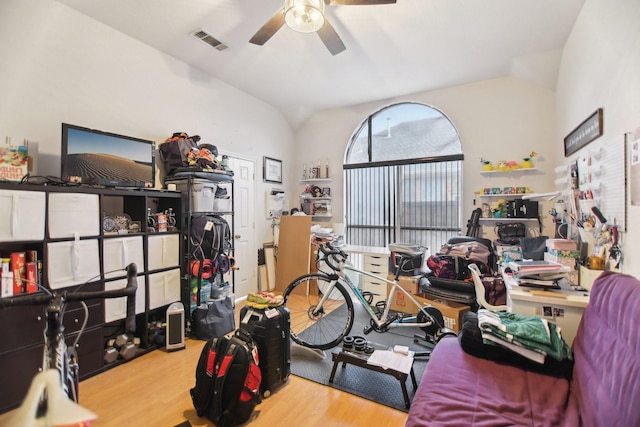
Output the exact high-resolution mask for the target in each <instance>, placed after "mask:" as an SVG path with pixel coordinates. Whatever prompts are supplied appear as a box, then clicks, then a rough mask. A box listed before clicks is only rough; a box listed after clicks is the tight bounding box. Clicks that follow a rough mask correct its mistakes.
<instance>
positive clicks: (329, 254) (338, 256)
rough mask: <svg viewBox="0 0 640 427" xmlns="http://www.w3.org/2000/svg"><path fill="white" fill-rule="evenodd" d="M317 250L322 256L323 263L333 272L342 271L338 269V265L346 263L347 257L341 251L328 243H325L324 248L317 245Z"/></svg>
mask: <svg viewBox="0 0 640 427" xmlns="http://www.w3.org/2000/svg"><path fill="white" fill-rule="evenodd" d="M318 248H319V249H320V252H322V254H323V255H324V262H325V263H326V264H327V266H329V268H331V269H332V270H333V271H340V270H341V269H342V268H341V267H340V264H341V263H343V262H344V261H346V259H347V257H348V256H349V255H347V254H346V253H345V252H344V251H343V250H342V249H338V248H334V247H333V246H331V243H329V242H327V243H325V244H324V246H323V245H322V244H319V245H318ZM327 249H328V250H327ZM334 262H336V263H337V265H336V264H334Z"/></svg>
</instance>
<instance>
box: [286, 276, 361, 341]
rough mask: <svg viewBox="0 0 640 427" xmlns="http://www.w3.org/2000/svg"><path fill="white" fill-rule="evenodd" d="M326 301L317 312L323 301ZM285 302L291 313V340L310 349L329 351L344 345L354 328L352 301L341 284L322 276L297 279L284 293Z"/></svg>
mask: <svg viewBox="0 0 640 427" xmlns="http://www.w3.org/2000/svg"><path fill="white" fill-rule="evenodd" d="M327 292H329V294H328V298H327V300H326V301H325V302H324V304H323V306H322V307H321V308H318V304H319V303H320V299H321V298H322V297H323V296H324V294H326V293H327ZM284 302H285V304H286V305H287V308H288V309H289V312H290V313H291V338H292V339H293V341H294V342H296V343H298V344H300V345H301V346H304V347H308V348H316V349H320V350H327V349H330V348H333V347H335V346H337V345H338V344H340V343H341V342H342V338H344V337H345V336H346V335H348V334H349V332H350V331H351V327H352V326H353V316H354V310H353V301H351V298H350V296H349V293H348V292H347V290H346V289H345V288H344V286H343V285H342V284H340V283H339V282H338V283H336V284H335V285H333V287H332V285H331V281H330V280H329V279H328V278H327V276H325V275H323V274H306V275H304V276H301V277H298V278H297V279H295V280H294V281H293V282H291V284H290V285H289V286H288V287H287V289H286V290H285V291H284Z"/></svg>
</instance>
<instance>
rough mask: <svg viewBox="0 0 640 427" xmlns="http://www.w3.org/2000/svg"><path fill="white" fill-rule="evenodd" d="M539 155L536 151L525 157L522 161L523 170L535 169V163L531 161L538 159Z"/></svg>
mask: <svg viewBox="0 0 640 427" xmlns="http://www.w3.org/2000/svg"><path fill="white" fill-rule="evenodd" d="M537 155H538V153H536V152H535V151H532V152H531V154H529V155H528V156H527V157H524V158H523V159H522V160H523V162H522V167H523V168H530V167H533V163H532V162H531V159H533V158H534V157H536V156H537Z"/></svg>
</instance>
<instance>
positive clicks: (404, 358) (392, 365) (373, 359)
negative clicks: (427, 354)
mask: <svg viewBox="0 0 640 427" xmlns="http://www.w3.org/2000/svg"><path fill="white" fill-rule="evenodd" d="M413 355H414V353H413V352H412V351H410V352H409V354H402V353H396V352H394V351H391V350H376V351H374V352H373V353H372V354H371V356H369V360H367V363H368V364H369V365H374V366H380V367H381V368H384V369H393V370H394V371H398V372H402V373H404V374H408V373H409V372H411V366H412V365H413Z"/></svg>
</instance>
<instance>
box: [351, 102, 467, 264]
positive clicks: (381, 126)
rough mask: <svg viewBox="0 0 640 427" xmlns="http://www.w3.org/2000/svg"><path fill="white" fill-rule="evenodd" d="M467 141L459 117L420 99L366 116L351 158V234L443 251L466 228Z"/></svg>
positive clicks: (368, 242) (359, 241)
mask: <svg viewBox="0 0 640 427" xmlns="http://www.w3.org/2000/svg"><path fill="white" fill-rule="evenodd" d="M463 159H464V156H463V154H462V144H461V142H460V137H459V135H458V131H457V130H456V128H455V127H454V125H453V123H451V121H450V120H449V119H448V118H447V117H446V116H445V115H444V114H443V113H442V112H441V111H439V110H438V109H436V108H434V107H431V106H428V105H425V104H420V103H413V102H406V103H398V104H393V105H389V106H387V107H385V108H383V109H381V110H379V111H377V112H375V113H374V114H371V115H370V116H369V117H367V119H366V120H365V121H363V122H362V124H361V126H360V128H359V129H358V131H357V132H356V133H355V134H354V136H353V137H352V139H351V142H350V144H349V146H348V148H347V151H346V156H345V164H344V166H343V169H344V179H345V221H346V223H345V240H346V241H347V242H348V243H349V244H352V245H363V246H380V247H385V246H387V244H389V243H394V242H395V243H398V242H402V243H409V244H419V245H422V246H425V247H428V248H430V250H431V251H432V252H434V251H435V250H437V249H438V248H439V247H440V245H442V243H443V242H445V241H447V239H448V238H449V237H451V236H455V235H459V234H460V233H461V231H462V223H463V219H462V160H463Z"/></svg>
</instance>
